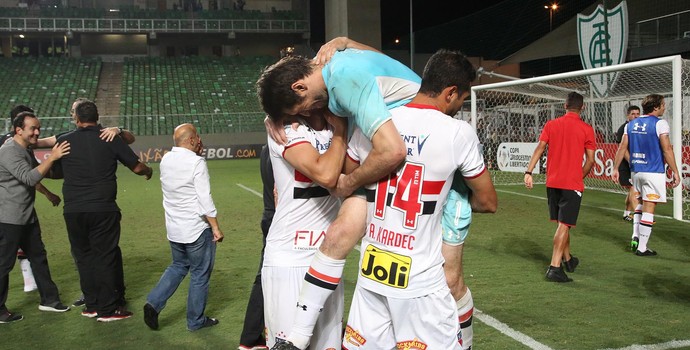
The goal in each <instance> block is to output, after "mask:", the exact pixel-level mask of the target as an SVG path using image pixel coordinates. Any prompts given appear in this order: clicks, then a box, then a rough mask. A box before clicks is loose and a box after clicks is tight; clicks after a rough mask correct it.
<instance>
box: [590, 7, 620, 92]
mask: <svg viewBox="0 0 690 350" xmlns="http://www.w3.org/2000/svg"><path fill="white" fill-rule="evenodd" d="M606 17H607V18H608V21H604V7H603V6H602V5H599V6H597V9H596V10H594V12H593V13H592V14H591V15H588V16H586V15H582V14H578V15H577V41H578V45H579V47H580V61H581V62H582V67H583V68H584V69H590V68H598V67H605V66H611V65H614V64H620V63H623V62H624V61H625V53H626V51H627V49H628V6H627V4H626V2H625V1H621V3H620V4H619V5H618V6H616V7H614V8H613V9H611V10H608V11H606ZM606 22H608V23H606ZM617 78H618V73H606V74H598V75H593V76H589V77H588V79H589V83H590V85H591V87H592V90H594V92H595V93H596V94H597V96H599V97H604V96H607V95H608V92H609V91H610V90H611V89H612V88H613V86H614V85H615V83H616V79H617Z"/></svg>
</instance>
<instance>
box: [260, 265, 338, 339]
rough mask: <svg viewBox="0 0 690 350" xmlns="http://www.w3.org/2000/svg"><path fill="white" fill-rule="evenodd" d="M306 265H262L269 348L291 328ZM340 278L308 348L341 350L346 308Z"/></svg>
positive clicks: (265, 319)
mask: <svg viewBox="0 0 690 350" xmlns="http://www.w3.org/2000/svg"><path fill="white" fill-rule="evenodd" d="M308 269H309V266H304V267H284V266H264V267H263V268H262V269H261V284H262V288H263V294H264V321H265V323H266V345H267V346H268V347H269V348H270V347H272V346H273V345H274V344H275V339H276V338H280V339H285V338H286V337H287V336H288V335H289V334H290V330H291V329H292V324H293V323H294V321H295V313H296V312H297V300H298V299H299V293H300V289H301V288H302V282H303V281H304V275H305V274H306V273H307V270H308ZM342 280H343V279H341V282H340V285H338V288H336V289H335V292H334V293H333V294H332V295H331V296H330V297H328V299H327V300H326V304H325V305H324V307H323V311H321V314H320V315H319V320H318V321H317V322H316V327H315V328H314V335H313V336H312V338H311V344H310V345H309V349H312V350H325V349H340V343H341V341H342V330H343V310H344V309H345V305H344V300H345V295H344V292H343V284H342V283H343V282H342Z"/></svg>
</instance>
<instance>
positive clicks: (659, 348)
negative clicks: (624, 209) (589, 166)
mask: <svg viewBox="0 0 690 350" xmlns="http://www.w3.org/2000/svg"><path fill="white" fill-rule="evenodd" d="M237 186H239V187H241V188H242V189H244V190H246V191H249V192H251V193H253V194H255V195H256V196H257V197H259V198H263V195H262V194H261V193H259V192H256V191H254V190H253V189H251V188H249V187H247V186H245V185H242V184H237ZM496 191H498V192H506V193H512V194H517V195H521V196H525V197H531V198H536V199H546V198H544V197H539V196H533V195H529V194H523V193H518V192H511V191H504V190H496ZM594 208H598V207H594ZM600 209H606V210H613V209H610V208H600ZM355 249H357V250H358V251H359V246H355ZM474 311H475V313H474V315H475V316H477V319H478V320H480V321H482V322H484V323H485V324H486V325H488V326H490V327H493V328H494V329H496V330H497V331H499V332H501V333H503V334H504V335H506V336H508V337H510V338H512V339H514V340H515V341H517V342H519V343H520V344H522V345H524V346H527V347H529V348H530V349H535V350H551V348H550V347H548V346H546V345H544V344H542V343H540V342H538V341H536V340H534V339H532V338H531V337H529V336H528V335H526V334H524V333H522V332H519V331H516V330H514V329H512V328H510V326H508V325H507V324H505V323H503V322H501V321H499V320H497V319H495V318H493V317H491V316H489V315H488V314H485V313H484V312H482V311H481V310H479V309H477V308H475V309H474ZM683 346H690V340H674V341H670V342H667V343H662V344H654V345H631V346H628V347H625V348H620V349H604V350H665V349H677V348H681V347H683Z"/></svg>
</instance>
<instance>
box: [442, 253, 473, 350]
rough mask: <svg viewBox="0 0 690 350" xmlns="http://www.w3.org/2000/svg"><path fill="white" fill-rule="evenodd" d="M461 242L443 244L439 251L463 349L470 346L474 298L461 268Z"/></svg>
mask: <svg viewBox="0 0 690 350" xmlns="http://www.w3.org/2000/svg"><path fill="white" fill-rule="evenodd" d="M463 246H464V245H463V244H460V245H456V246H452V245H448V244H443V245H442V247H441V253H442V254H443V258H444V259H445V261H446V262H445V264H443V272H444V273H445V275H446V283H448V287H449V288H450V292H451V294H453V298H454V299H455V302H456V304H457V308H458V323H459V325H460V335H461V337H460V344H461V345H462V348H463V349H470V348H471V347H472V338H473V334H474V332H473V330H472V315H473V314H474V300H473V299H472V292H471V291H470V289H469V288H467V285H465V277H464V272H463V269H462V248H463Z"/></svg>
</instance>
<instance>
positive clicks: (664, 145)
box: [659, 134, 680, 187]
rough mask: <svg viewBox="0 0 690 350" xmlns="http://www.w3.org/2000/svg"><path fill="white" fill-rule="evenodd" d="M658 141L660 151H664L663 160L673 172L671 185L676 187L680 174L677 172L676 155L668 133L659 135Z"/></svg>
mask: <svg viewBox="0 0 690 350" xmlns="http://www.w3.org/2000/svg"><path fill="white" fill-rule="evenodd" d="M659 143H660V144H661V151H662V152H663V153H664V161H666V164H668V167H669V168H671V171H672V172H673V182H672V183H671V186H673V187H676V186H678V185H679V184H680V175H679V174H678V166H677V165H676V156H675V154H674V152H673V145H671V139H670V138H669V137H668V134H662V135H659Z"/></svg>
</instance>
